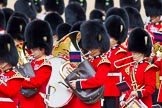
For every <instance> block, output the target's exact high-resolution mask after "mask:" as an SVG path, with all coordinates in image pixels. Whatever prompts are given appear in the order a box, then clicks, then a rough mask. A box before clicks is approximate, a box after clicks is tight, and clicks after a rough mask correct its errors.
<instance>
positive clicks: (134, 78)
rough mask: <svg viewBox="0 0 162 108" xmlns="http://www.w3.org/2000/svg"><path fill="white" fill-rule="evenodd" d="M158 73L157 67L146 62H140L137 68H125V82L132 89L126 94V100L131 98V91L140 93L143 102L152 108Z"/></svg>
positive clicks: (131, 66)
mask: <svg viewBox="0 0 162 108" xmlns="http://www.w3.org/2000/svg"><path fill="white" fill-rule="evenodd" d="M134 67H135V68H134ZM133 70H134V71H133ZM156 71H157V67H156V66H155V65H152V64H149V63H148V62H147V61H145V60H144V61H141V62H139V63H138V65H136V66H135V65H130V66H128V67H127V68H125V73H127V76H126V77H125V79H124V80H125V81H126V82H127V83H128V84H129V86H130V88H131V90H129V91H127V92H126V99H127V98H128V97H129V94H130V93H131V91H138V92H139V93H138V96H139V98H141V100H142V102H143V103H144V104H145V105H146V106H147V107H148V108H152V94H153V93H154V91H155V84H156ZM133 82H134V84H133ZM139 98H138V99H139Z"/></svg>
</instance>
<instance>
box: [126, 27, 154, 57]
mask: <svg viewBox="0 0 162 108" xmlns="http://www.w3.org/2000/svg"><path fill="white" fill-rule="evenodd" d="M151 49H152V41H151V37H150V35H149V33H148V32H146V31H145V30H144V29H143V28H140V27H137V28H135V29H133V31H132V32H131V33H130V36H129V38H128V51H131V52H140V53H143V54H144V55H145V57H149V56H150V54H151Z"/></svg>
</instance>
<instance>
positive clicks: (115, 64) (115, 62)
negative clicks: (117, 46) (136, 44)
mask: <svg viewBox="0 0 162 108" xmlns="http://www.w3.org/2000/svg"><path fill="white" fill-rule="evenodd" d="M132 57H133V56H128V57H125V58H122V59H119V60H116V61H114V66H115V67H116V68H122V67H124V66H128V65H130V64H132V63H135V61H132V62H129V63H126V64H123V65H120V66H118V65H117V63H118V62H121V61H123V60H126V59H129V58H132Z"/></svg>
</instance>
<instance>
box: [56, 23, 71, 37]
mask: <svg viewBox="0 0 162 108" xmlns="http://www.w3.org/2000/svg"><path fill="white" fill-rule="evenodd" d="M70 29H71V25H69V24H67V23H62V24H59V25H58V26H57V28H56V35H57V36H58V40H60V39H62V38H63V37H64V36H65V35H66V34H68V33H69V32H70Z"/></svg>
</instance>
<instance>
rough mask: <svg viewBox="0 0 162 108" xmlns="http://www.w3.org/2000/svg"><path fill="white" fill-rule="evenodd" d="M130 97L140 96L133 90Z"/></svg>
mask: <svg viewBox="0 0 162 108" xmlns="http://www.w3.org/2000/svg"><path fill="white" fill-rule="evenodd" d="M130 97H138V93H137V91H132V92H131V93H130Z"/></svg>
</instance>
